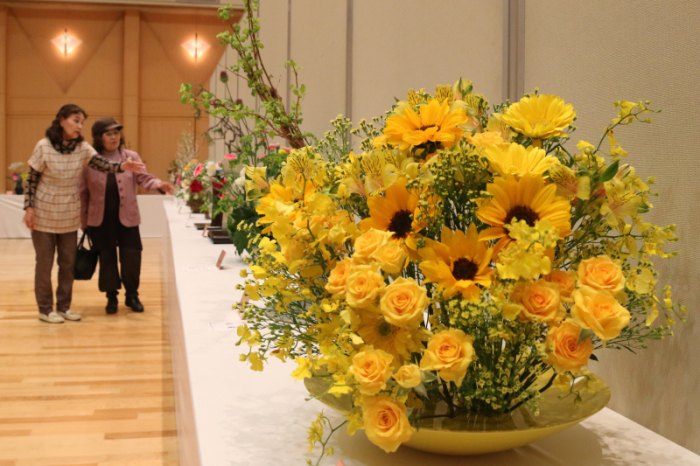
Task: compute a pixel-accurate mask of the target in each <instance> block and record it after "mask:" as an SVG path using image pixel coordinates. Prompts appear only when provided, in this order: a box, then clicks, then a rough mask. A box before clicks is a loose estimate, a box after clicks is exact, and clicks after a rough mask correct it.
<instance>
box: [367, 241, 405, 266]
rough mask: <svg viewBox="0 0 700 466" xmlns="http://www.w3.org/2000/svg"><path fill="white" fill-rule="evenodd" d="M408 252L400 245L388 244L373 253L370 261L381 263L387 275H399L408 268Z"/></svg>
mask: <svg viewBox="0 0 700 466" xmlns="http://www.w3.org/2000/svg"><path fill="white" fill-rule="evenodd" d="M407 257H408V256H407V255H406V251H405V250H404V248H402V247H401V246H400V245H399V244H398V243H394V242H388V243H386V244H385V245H384V246H382V247H380V248H379V249H377V250H376V251H374V252H373V253H372V255H371V256H370V259H374V260H375V261H377V262H378V263H379V266H380V267H381V268H382V270H383V271H385V272H387V273H399V272H401V271H402V270H403V268H404V267H405V266H406V258H407Z"/></svg>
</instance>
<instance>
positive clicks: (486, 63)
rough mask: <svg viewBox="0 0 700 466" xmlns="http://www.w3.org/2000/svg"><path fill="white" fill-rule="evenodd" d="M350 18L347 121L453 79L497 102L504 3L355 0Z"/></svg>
mask: <svg viewBox="0 0 700 466" xmlns="http://www.w3.org/2000/svg"><path fill="white" fill-rule="evenodd" d="M353 24H354V30H353V37H354V43H353V75H352V83H353V88H352V93H353V101H352V107H353V120H355V121H359V120H360V119H361V118H366V119H370V118H372V117H375V116H379V115H382V114H383V113H384V112H386V111H387V110H389V109H390V108H391V105H392V104H393V103H394V97H397V98H399V99H401V100H405V98H406V93H407V92H408V90H409V89H411V88H413V89H415V90H418V89H419V88H425V89H426V91H428V92H430V93H433V92H434V91H435V86H436V85H438V84H452V83H454V82H455V80H457V79H458V78H459V77H462V78H464V79H471V80H472V81H473V82H474V87H475V92H479V93H482V94H484V95H485V96H486V98H487V99H489V100H490V101H492V102H500V101H501V98H502V68H503V63H502V61H503V45H504V44H503V2H501V1H490V2H483V1H478V0H441V1H439V2H435V1H434V2H426V1H422V0H382V1H379V2H378V1H373V0H355V2H354V18H353Z"/></svg>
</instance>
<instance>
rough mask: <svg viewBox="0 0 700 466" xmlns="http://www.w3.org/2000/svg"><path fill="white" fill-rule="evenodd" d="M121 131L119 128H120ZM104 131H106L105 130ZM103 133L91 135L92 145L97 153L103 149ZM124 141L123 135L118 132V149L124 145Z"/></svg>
mask: <svg viewBox="0 0 700 466" xmlns="http://www.w3.org/2000/svg"><path fill="white" fill-rule="evenodd" d="M120 131H121V130H120ZM105 133H106V131H105ZM105 133H102V134H100V135H99V136H98V137H94V136H93V137H92V147H93V149H95V152H97V153H98V154H101V153H102V152H103V151H104V150H105V146H104V144H102V136H104V135H105ZM125 143H126V142H125V141H124V135H122V134H120V135H119V149H121V148H122V147H124V144H125Z"/></svg>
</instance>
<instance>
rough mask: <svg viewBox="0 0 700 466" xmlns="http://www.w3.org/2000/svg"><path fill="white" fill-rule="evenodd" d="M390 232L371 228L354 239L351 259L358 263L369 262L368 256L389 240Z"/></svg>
mask: <svg viewBox="0 0 700 466" xmlns="http://www.w3.org/2000/svg"><path fill="white" fill-rule="evenodd" d="M390 237H391V233H389V232H386V231H381V230H375V229H374V228H372V229H371V230H369V231H366V232H364V233H362V235H361V236H360V237H359V238H357V239H356V240H355V253H354V254H353V255H352V257H353V259H355V261H357V262H359V263H367V262H369V259H370V256H371V255H372V254H373V253H374V252H376V251H377V250H378V249H379V248H381V247H382V246H384V245H385V244H386V243H388V242H389V238H390Z"/></svg>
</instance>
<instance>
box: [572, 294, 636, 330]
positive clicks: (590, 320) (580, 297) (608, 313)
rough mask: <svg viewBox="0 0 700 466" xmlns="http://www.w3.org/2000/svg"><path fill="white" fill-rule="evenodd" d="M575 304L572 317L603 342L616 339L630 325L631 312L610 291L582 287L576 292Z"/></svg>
mask: <svg viewBox="0 0 700 466" xmlns="http://www.w3.org/2000/svg"><path fill="white" fill-rule="evenodd" d="M574 303H575V304H574V305H573V306H572V307H571V317H573V318H574V320H575V321H576V323H578V324H579V325H580V326H581V327H583V328H587V329H591V330H593V332H594V333H595V334H596V335H597V336H598V338H600V339H601V340H610V339H611V338H615V337H616V336H618V335H619V334H620V331H621V330H622V329H623V328H625V327H627V324H629V323H630V313H629V311H628V310H627V309H625V308H624V307H622V305H621V304H620V303H619V302H617V300H616V299H615V296H613V295H612V294H611V293H610V292H608V291H605V290H596V289H594V288H591V287H590V286H582V287H581V288H579V289H578V290H576V291H574Z"/></svg>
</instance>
